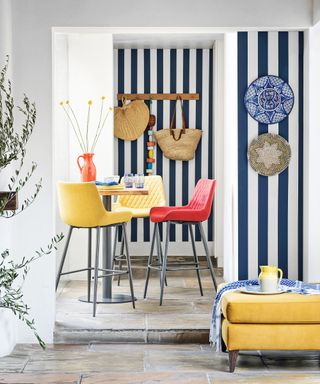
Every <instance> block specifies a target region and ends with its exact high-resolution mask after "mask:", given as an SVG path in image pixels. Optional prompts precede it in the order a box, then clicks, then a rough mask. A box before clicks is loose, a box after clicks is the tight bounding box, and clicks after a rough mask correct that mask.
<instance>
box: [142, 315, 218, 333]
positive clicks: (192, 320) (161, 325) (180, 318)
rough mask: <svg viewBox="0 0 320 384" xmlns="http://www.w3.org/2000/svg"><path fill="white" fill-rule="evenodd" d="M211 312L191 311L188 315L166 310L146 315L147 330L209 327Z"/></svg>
mask: <svg viewBox="0 0 320 384" xmlns="http://www.w3.org/2000/svg"><path fill="white" fill-rule="evenodd" d="M210 319H211V315H210V314H198V313H190V314H189V315H188V316H185V315H180V314H168V313H166V312H163V313H158V314H147V315H146V326H147V330H150V329H162V330H163V329H165V330H171V329H189V330H192V329H193V330H194V329H209V328H210Z"/></svg>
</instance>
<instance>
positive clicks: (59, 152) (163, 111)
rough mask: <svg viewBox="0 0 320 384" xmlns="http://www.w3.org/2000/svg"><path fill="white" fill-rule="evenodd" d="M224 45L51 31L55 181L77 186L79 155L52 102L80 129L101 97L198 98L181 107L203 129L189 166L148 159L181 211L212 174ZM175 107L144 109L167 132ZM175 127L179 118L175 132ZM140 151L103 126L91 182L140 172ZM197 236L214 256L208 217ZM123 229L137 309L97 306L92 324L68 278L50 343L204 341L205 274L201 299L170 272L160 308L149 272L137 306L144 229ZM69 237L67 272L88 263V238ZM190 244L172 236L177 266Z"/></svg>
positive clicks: (196, 39)
mask: <svg viewBox="0 0 320 384" xmlns="http://www.w3.org/2000/svg"><path fill="white" fill-rule="evenodd" d="M222 38H223V35H222V34H202V33H189V34H168V33H160V34H159V33H153V34H150V33H139V34H138V33H118V34H117V33H83V32H81V33H79V32H78V31H77V32H70V31H68V32H63V31H59V32H54V142H55V150H54V153H55V162H54V163H55V172H54V180H55V181H58V180H66V181H70V180H71V181H78V180H79V171H78V169H77V166H76V162H75V160H76V158H77V156H78V155H79V149H78V147H77V143H76V141H75V137H74V134H73V132H72V131H71V130H70V127H69V126H68V122H67V121H66V119H65V116H64V115H63V114H62V111H61V110H57V108H56V105H58V102H59V101H60V100H69V101H70V102H71V103H72V104H73V106H74V109H75V113H77V114H78V115H79V120H80V121H81V120H83V121H84V120H85V112H86V111H85V105H86V102H87V100H88V99H90V100H91V99H92V100H93V103H94V102H95V99H97V100H98V99H99V98H101V96H105V97H106V98H107V100H109V101H110V104H111V105H112V106H116V105H118V100H117V97H116V96H117V94H118V93H199V95H200V99H199V101H188V102H184V109H185V112H186V117H187V123H188V127H190V128H201V129H202V131H203V135H202V139H201V142H200V144H199V147H198V149H197V152H196V154H195V158H194V159H193V160H191V161H189V162H182V161H173V160H170V159H167V158H165V156H163V154H162V153H161V151H160V150H159V149H158V148H156V149H155V155H154V159H155V163H154V164H153V172H154V174H159V175H161V176H162V178H163V182H164V188H165V194H166V202H167V204H168V205H184V204H186V203H187V201H188V200H190V198H191V196H192V193H193V190H194V187H195V184H196V182H197V181H198V180H199V179H200V178H214V176H215V164H214V147H215V94H216V90H215V62H216V60H217V58H216V55H217V52H216V50H215V41H216V40H221V39H222ZM174 103H175V102H173V101H167V100H166V101H162V102H159V101H158V102H156V101H154V102H152V104H151V105H150V103H148V102H147V104H148V107H149V108H150V111H151V113H152V114H154V115H155V116H156V125H155V129H156V130H158V129H162V128H168V127H169V124H170V117H171V114H172V111H173V108H174ZM181 124H182V118H181V114H179V112H178V113H177V117H176V126H177V127H179V125H181ZM146 152H147V146H146V139H145V137H144V136H141V137H140V138H138V139H137V140H135V141H131V142H129V141H122V140H119V139H117V138H114V137H113V124H112V121H111V120H110V121H109V122H108V123H107V125H106V127H105V130H104V132H103V135H102V136H101V138H100V140H99V144H98V146H97V150H96V155H95V156H96V166H97V170H98V174H97V179H98V180H103V178H104V177H106V176H108V175H111V174H118V175H120V176H123V174H124V173H128V172H130V173H131V172H132V173H144V172H145V170H146ZM55 211H56V223H55V225H56V228H57V231H60V230H61V231H63V232H66V231H67V229H66V226H65V225H64V224H63V223H62V222H61V219H60V215H59V211H58V206H57V205H56V207H55ZM204 228H205V233H206V236H207V239H208V241H209V249H210V253H211V255H212V256H214V219H213V215H211V217H210V219H209V221H208V222H207V223H205V226H204ZM128 229H129V231H128V237H129V241H130V254H131V256H132V263H133V267H134V288H135V296H136V297H137V299H138V300H137V302H136V309H135V310H134V309H132V306H131V304H130V303H127V304H121V305H117V304H113V305H109V304H108V305H105V304H100V305H98V311H97V317H96V318H93V317H92V304H91V303H83V302H80V301H79V300H78V297H79V296H81V295H83V294H84V292H86V284H87V282H86V274H85V273H79V274H75V275H67V276H66V278H65V279H62V281H61V283H60V285H59V288H58V291H57V305H56V329H55V342H64V343H66V342H67V343H69V342H72V343H76V342H87V341H90V340H92V339H98V340H101V341H128V340H131V341H139V342H177V341H178V342H206V341H207V340H208V332H209V327H210V319H211V309H212V302H213V298H214V293H215V292H214V289H213V285H212V281H211V278H210V275H209V272H207V271H204V272H201V274H202V286H203V291H204V296H200V292H199V287H198V280H197V274H196V272H195V271H179V272H170V273H168V286H167V287H166V288H165V294H164V303H163V305H162V306H161V307H160V306H159V274H158V273H153V274H152V277H151V281H150V283H149V290H150V291H149V292H150V294H149V296H148V299H147V300H143V288H144V283H145V271H146V265H147V255H148V253H149V251H150V246H151V244H150V240H151V236H152V224H150V222H149V220H148V219H134V220H133V221H132V222H131V224H130V225H129V228H128ZM74 232H76V233H75V234H74V235H73V238H72V239H71V243H70V248H69V250H68V254H67V259H66V264H65V267H64V268H65V270H76V269H81V268H83V266H84V265H85V264H86V250H87V245H86V244H87V234H86V230H84V229H83V230H77V231H74ZM161 236H162V234H161ZM189 236H190V234H188V228H184V226H180V225H179V226H176V228H175V229H173V230H172V232H171V233H170V244H169V255H170V256H171V257H174V258H175V259H176V260H177V261H182V262H183V261H185V260H188V259H190V257H191V256H192V255H193V250H192V246H191V243H190V238H189ZM195 240H196V248H197V253H198V255H199V256H200V262H201V263H205V258H204V249H203V247H202V244H201V238H200V235H199V233H197V232H196V233H195ZM117 246H118V247H119V242H118V244H117ZM93 247H94V245H93ZM93 249H94V248H93ZM60 257H61V255H58V257H57V264H58V263H59V262H60ZM216 274H217V275H218V276H222V271H221V270H216ZM113 285H114V291H117V292H118V293H127V292H128V290H129V284H128V280H127V279H122V280H121V284H120V285H119V286H118V285H117V281H116V279H115V280H114V282H113Z"/></svg>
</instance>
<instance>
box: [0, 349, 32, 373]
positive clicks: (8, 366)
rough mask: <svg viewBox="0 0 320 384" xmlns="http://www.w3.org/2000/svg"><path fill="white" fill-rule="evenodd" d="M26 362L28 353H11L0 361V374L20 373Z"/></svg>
mask: <svg viewBox="0 0 320 384" xmlns="http://www.w3.org/2000/svg"><path fill="white" fill-rule="evenodd" d="M28 360H29V356H28V353H20V352H15V351H13V352H12V353H11V355H9V356H5V357H2V358H1V359H0V372H22V371H23V369H24V367H25V365H26V364H27V362H28Z"/></svg>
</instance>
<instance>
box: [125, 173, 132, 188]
mask: <svg viewBox="0 0 320 384" xmlns="http://www.w3.org/2000/svg"><path fill="white" fill-rule="evenodd" d="M123 182H124V187H125V188H132V187H133V183H134V176H133V174H132V173H126V174H125V175H124V178H123Z"/></svg>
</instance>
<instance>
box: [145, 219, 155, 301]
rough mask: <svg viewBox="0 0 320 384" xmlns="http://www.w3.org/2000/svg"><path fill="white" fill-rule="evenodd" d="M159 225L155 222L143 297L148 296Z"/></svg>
mask: <svg viewBox="0 0 320 384" xmlns="http://www.w3.org/2000/svg"><path fill="white" fill-rule="evenodd" d="M157 226H158V223H155V224H154V229H153V234H152V240H151V249H150V254H149V257H148V267H147V275H146V282H145V285H144V293H143V298H144V299H145V298H146V296H147V290H148V284H149V278H150V267H149V265H150V264H151V263H152V258H153V249H154V241H155V237H156V231H157Z"/></svg>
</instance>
